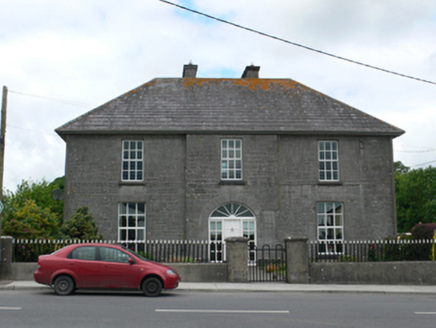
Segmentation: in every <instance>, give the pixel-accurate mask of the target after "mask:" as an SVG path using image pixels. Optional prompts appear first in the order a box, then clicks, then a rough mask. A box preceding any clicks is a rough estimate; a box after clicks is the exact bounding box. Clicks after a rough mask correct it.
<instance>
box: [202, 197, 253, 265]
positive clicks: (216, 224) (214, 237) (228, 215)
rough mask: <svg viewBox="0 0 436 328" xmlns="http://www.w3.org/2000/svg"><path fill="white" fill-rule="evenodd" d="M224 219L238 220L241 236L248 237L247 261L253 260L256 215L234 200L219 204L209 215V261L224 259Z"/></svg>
mask: <svg viewBox="0 0 436 328" xmlns="http://www.w3.org/2000/svg"><path fill="white" fill-rule="evenodd" d="M226 220H239V224H240V231H241V237H246V238H248V239H249V241H248V246H249V254H248V255H249V257H248V258H249V262H253V261H254V262H255V261H256V251H255V246H256V238H257V236H256V217H255V215H254V213H253V212H252V211H251V210H250V209H249V208H248V207H247V206H245V205H243V204H240V203H235V202H231V203H227V204H224V205H221V206H219V207H218V208H216V209H215V210H214V211H213V212H212V213H211V215H210V217H209V256H210V258H209V259H210V260H211V262H223V261H225V260H226V248H225V240H224V239H225V236H224V234H225V232H223V229H224V226H225V221H226ZM212 244H213V245H212ZM211 246H213V247H211Z"/></svg>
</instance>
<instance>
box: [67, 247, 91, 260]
mask: <svg viewBox="0 0 436 328" xmlns="http://www.w3.org/2000/svg"><path fill="white" fill-rule="evenodd" d="M95 251H96V248H95V247H92V246H83V247H77V248H76V249H74V250H73V251H72V252H71V253H70V254H69V255H68V258H69V259H73V260H88V261H95V260H96V253H95Z"/></svg>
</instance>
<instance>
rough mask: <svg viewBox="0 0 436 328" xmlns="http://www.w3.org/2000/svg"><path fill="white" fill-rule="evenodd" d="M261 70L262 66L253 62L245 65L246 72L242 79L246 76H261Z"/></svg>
mask: <svg viewBox="0 0 436 328" xmlns="http://www.w3.org/2000/svg"><path fill="white" fill-rule="evenodd" d="M259 70H260V66H254V65H253V64H251V65H250V66H247V67H245V70H244V73H243V74H242V77H241V78H242V79H245V78H255V79H257V78H259Z"/></svg>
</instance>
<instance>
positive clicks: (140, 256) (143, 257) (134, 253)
mask: <svg viewBox="0 0 436 328" xmlns="http://www.w3.org/2000/svg"><path fill="white" fill-rule="evenodd" d="M123 249H124V250H126V251H127V252H129V253H131V254H133V255H135V256H136V257H138V258H140V259H141V260H143V261H151V260H150V259H148V258H146V257H145V256H143V255H140V254H138V253H136V252H134V251H132V250H131V249H129V248H127V247H124V246H123Z"/></svg>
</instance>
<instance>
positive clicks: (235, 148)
mask: <svg viewBox="0 0 436 328" xmlns="http://www.w3.org/2000/svg"><path fill="white" fill-rule="evenodd" d="M221 179H222V180H242V140H240V139H223V140H221Z"/></svg>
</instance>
